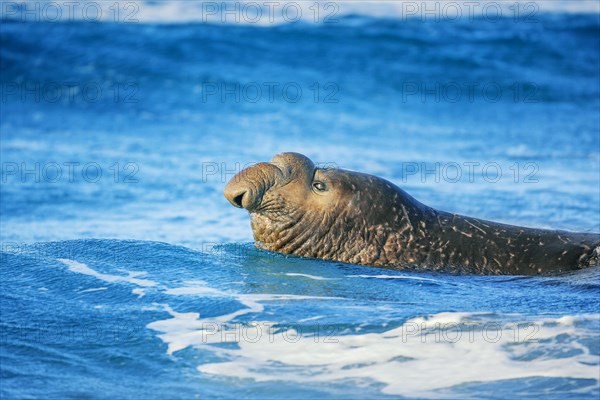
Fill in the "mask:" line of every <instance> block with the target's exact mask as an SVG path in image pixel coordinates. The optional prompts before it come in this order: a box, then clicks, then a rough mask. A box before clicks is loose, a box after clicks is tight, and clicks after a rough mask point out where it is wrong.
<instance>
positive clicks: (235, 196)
mask: <svg viewBox="0 0 600 400" xmlns="http://www.w3.org/2000/svg"><path fill="white" fill-rule="evenodd" d="M229 186H230V185H227V187H226V188H225V197H226V198H227V200H229V202H230V203H231V204H232V205H233V206H235V207H238V208H245V207H244V198H245V200H246V205H248V203H249V201H248V199H249V197H250V196H249V195H248V190H247V189H245V188H235V187H233V188H232V187H229Z"/></svg>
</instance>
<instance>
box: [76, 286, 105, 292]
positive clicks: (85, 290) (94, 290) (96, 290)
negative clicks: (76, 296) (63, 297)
mask: <svg viewBox="0 0 600 400" xmlns="http://www.w3.org/2000/svg"><path fill="white" fill-rule="evenodd" d="M106 289H108V288H107V287H99V288H89V289H84V290H80V291H79V292H77V293H92V292H100V291H103V290H106Z"/></svg>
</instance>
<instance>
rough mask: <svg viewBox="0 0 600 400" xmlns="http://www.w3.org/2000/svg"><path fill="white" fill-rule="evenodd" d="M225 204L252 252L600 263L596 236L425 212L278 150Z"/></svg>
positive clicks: (419, 262) (395, 193) (376, 184)
mask: <svg viewBox="0 0 600 400" xmlns="http://www.w3.org/2000/svg"><path fill="white" fill-rule="evenodd" d="M225 197H226V198H227V199H228V200H229V201H230V202H231V203H232V204H233V205H234V206H236V207H243V208H245V209H247V210H248V211H249V212H250V215H251V218H252V230H253V232H254V240H255V244H256V247H258V248H261V249H266V250H272V251H278V252H281V253H286V254H295V255H299V256H305V257H314V258H321V259H325V260H336V261H341V262H346V263H352V264H362V265H371V266H376V267H386V268H393V269H398V270H422V271H443V272H451V273H464V274H486V275H501V274H511V275H537V274H549V273H560V272H565V271H570V270H576V269H581V268H584V267H588V266H592V265H598V264H599V263H600V234H593V233H573V232H565V231H554V230H544V229H531V228H523V227H518V226H511V225H506V224H499V223H496V222H490V221H484V220H480V219H476V218H470V217H465V216H462V215H457V214H451V213H447V212H444V211H439V210H436V209H433V208H431V207H428V206H426V205H424V204H422V203H420V202H418V201H417V200H415V199H414V198H413V197H411V196H410V195H409V194H408V193H406V192H405V191H403V190H402V189H400V188H398V187H397V186H395V185H394V184H392V183H390V182H388V181H386V180H384V179H381V178H378V177H375V176H371V175H367V174H362V173H358V172H352V171H345V170H341V169H320V168H315V165H314V164H313V162H312V161H311V160H310V159H308V158H307V157H305V156H303V155H301V154H297V153H283V154H279V155H277V156H275V157H274V158H273V160H272V161H271V162H270V163H259V164H256V165H254V166H252V167H250V168H247V169H245V170H244V171H242V172H240V173H239V174H238V175H236V176H235V177H234V178H232V180H231V181H230V182H229V183H228V184H227V186H226V187H225Z"/></svg>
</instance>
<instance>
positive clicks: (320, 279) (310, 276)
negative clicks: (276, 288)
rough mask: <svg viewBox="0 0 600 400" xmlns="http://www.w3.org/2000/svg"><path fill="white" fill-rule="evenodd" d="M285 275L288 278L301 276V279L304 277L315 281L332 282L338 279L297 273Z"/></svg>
mask: <svg viewBox="0 0 600 400" xmlns="http://www.w3.org/2000/svg"><path fill="white" fill-rule="evenodd" d="M285 275H286V276H301V277H304V278H309V279H313V280H315V281H332V280H335V279H336V278H325V277H322V276H317V275H309V274H297V273H294V272H288V273H286V274H285Z"/></svg>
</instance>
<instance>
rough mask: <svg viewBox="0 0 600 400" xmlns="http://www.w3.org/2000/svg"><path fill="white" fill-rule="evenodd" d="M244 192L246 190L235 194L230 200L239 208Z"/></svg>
mask: <svg viewBox="0 0 600 400" xmlns="http://www.w3.org/2000/svg"><path fill="white" fill-rule="evenodd" d="M245 194H246V192H242V193H240V194H238V195H237V196H235V197H234V198H233V200H232V203H233V205H234V206H236V207H239V208H243V206H242V199H243V198H244V195H245Z"/></svg>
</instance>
